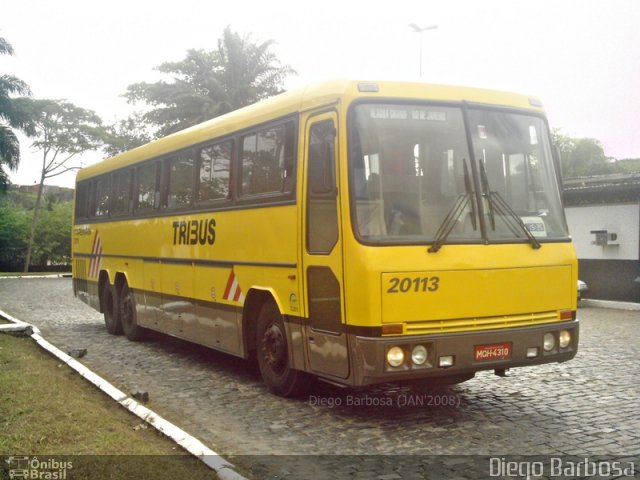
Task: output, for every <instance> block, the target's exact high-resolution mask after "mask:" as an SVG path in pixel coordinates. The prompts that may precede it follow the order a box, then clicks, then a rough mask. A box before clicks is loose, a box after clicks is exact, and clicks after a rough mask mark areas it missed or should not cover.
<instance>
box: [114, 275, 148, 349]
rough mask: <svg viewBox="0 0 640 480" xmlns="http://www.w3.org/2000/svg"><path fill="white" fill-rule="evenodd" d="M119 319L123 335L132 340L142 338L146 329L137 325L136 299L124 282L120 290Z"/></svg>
mask: <svg viewBox="0 0 640 480" xmlns="http://www.w3.org/2000/svg"><path fill="white" fill-rule="evenodd" d="M120 319H121V322H122V330H123V331H124V335H125V337H127V338H128V339H129V340H131V341H133V342H138V341H140V340H143V339H144V337H145V336H146V334H147V329H146V328H143V327H141V326H140V325H138V316H137V314H136V299H135V297H134V295H133V291H132V290H131V289H130V288H129V285H128V284H127V283H126V282H125V283H124V284H123V285H122V289H121V290H120Z"/></svg>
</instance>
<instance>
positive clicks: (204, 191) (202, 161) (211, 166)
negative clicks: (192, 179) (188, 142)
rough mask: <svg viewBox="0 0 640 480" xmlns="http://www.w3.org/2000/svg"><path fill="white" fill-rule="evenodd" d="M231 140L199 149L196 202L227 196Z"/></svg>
mask: <svg viewBox="0 0 640 480" xmlns="http://www.w3.org/2000/svg"><path fill="white" fill-rule="evenodd" d="M231 150H232V142H231V141H228V142H222V143H220V144H217V145H211V146H207V147H204V148H203V149H202V150H200V158H199V166H200V168H199V172H200V173H199V177H198V197H197V198H198V202H206V201H208V200H221V199H225V198H228V197H229V171H230V166H231Z"/></svg>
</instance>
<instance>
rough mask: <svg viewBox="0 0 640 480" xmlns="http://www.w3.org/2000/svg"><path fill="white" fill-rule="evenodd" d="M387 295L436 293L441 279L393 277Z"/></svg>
mask: <svg viewBox="0 0 640 480" xmlns="http://www.w3.org/2000/svg"><path fill="white" fill-rule="evenodd" d="M390 283H391V286H390V287H389V288H388V289H387V293H408V292H416V293H420V292H435V291H436V290H438V288H440V277H415V278H411V277H402V278H400V277H392V278H391V279H390Z"/></svg>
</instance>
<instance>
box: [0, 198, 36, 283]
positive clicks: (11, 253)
mask: <svg viewBox="0 0 640 480" xmlns="http://www.w3.org/2000/svg"><path fill="white" fill-rule="evenodd" d="M28 237H29V212H28V211H27V209H26V208H24V207H23V206H21V205H19V204H17V203H15V202H13V201H11V200H9V199H8V198H7V197H3V198H0V271H7V272H12V271H16V270H18V269H19V268H21V267H22V265H23V263H22V262H23V261H24V254H25V250H26V247H27V239H28Z"/></svg>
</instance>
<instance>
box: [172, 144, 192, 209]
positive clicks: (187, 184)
mask: <svg viewBox="0 0 640 480" xmlns="http://www.w3.org/2000/svg"><path fill="white" fill-rule="evenodd" d="M166 165H167V167H168V169H167V174H168V190H167V204H166V207H168V208H181V207H188V206H189V205H191V201H192V199H193V157H192V154H191V152H187V153H183V154H181V155H178V156H175V157H172V158H170V159H168V160H167V161H166Z"/></svg>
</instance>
